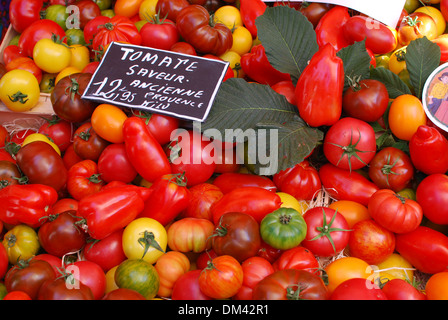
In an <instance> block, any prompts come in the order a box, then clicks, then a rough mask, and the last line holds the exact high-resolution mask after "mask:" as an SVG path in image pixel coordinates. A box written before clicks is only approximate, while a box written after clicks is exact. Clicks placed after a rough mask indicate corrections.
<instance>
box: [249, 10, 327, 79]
mask: <svg viewBox="0 0 448 320" xmlns="http://www.w3.org/2000/svg"><path fill="white" fill-rule="evenodd" d="M255 25H256V26H257V33H258V39H259V40H260V41H261V43H262V44H263V46H264V48H265V51H266V56H267V58H268V60H269V62H270V63H271V65H272V66H273V67H274V68H275V69H277V70H279V71H281V72H284V73H289V74H290V75H291V79H292V81H293V83H294V84H296V83H297V80H298V79H299V76H300V74H301V73H302V71H303V69H305V67H306V66H307V65H308V61H309V60H310V59H311V57H312V56H313V55H314V53H316V52H317V50H318V49H319V46H318V45H317V40H316V33H315V31H314V29H313V25H312V24H311V23H310V22H309V20H308V19H307V18H306V17H305V16H304V15H303V14H301V13H300V12H299V11H297V10H295V9H293V8H290V7H288V6H277V7H268V8H266V11H265V12H264V14H262V15H261V16H259V17H258V18H257V19H256V20H255Z"/></svg>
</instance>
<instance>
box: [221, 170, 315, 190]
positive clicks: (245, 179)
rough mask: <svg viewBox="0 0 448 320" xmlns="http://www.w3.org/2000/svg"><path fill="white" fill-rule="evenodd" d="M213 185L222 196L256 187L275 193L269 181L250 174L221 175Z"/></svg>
mask: <svg viewBox="0 0 448 320" xmlns="http://www.w3.org/2000/svg"><path fill="white" fill-rule="evenodd" d="M316 174H317V172H316ZM213 184H214V185H215V186H217V187H218V188H219V189H220V190H221V191H222V192H223V193H224V194H226V193H229V192H230V191H232V190H234V189H237V188H243V187H258V188H263V189H266V190H269V191H272V192H276V191H277V187H276V186H275V184H274V182H273V181H272V180H271V179H269V178H268V177H265V176H259V175H255V174H250V173H238V172H231V173H223V174H220V175H219V176H217V177H216V178H215V179H214V180H213Z"/></svg>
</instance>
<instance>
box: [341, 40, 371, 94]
mask: <svg viewBox="0 0 448 320" xmlns="http://www.w3.org/2000/svg"><path fill="white" fill-rule="evenodd" d="M336 55H337V56H338V57H339V58H341V59H342V61H343V63H344V74H345V80H344V91H345V90H346V89H347V88H349V87H350V84H349V80H348V77H350V78H354V77H360V78H359V80H362V79H368V78H369V77H370V56H369V53H368V52H367V50H366V45H365V41H364V40H363V41H360V42H355V43H354V44H352V45H350V46H348V47H345V48H342V49H341V50H339V51H338V52H337V53H336Z"/></svg>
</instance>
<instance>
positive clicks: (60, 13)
mask: <svg viewBox="0 0 448 320" xmlns="http://www.w3.org/2000/svg"><path fill="white" fill-rule="evenodd" d="M66 9H67V7H66V6H63V5H62V4H52V5H50V6H48V7H47V9H45V19H49V20H53V21H54V22H56V23H57V24H58V25H60V26H61V27H62V29H64V30H67V25H66V22H67V19H68V16H69V14H68V13H67V12H66Z"/></svg>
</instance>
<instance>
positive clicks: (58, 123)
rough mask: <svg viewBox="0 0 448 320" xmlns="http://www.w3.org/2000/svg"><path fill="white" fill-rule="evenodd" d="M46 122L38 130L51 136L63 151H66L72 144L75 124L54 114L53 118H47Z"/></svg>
mask: <svg viewBox="0 0 448 320" xmlns="http://www.w3.org/2000/svg"><path fill="white" fill-rule="evenodd" d="M45 120H46V121H45V122H44V124H42V125H41V126H40V127H39V130H38V132H39V133H42V134H44V135H46V136H47V137H49V138H51V140H52V141H53V142H54V143H55V144H56V145H57V146H58V148H59V150H60V151H61V152H65V150H67V148H68V146H69V145H70V144H71V141H72V139H73V134H74V127H73V124H72V123H70V122H68V121H65V120H62V119H59V118H58V117H57V116H53V117H52V118H51V119H48V118H45Z"/></svg>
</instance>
